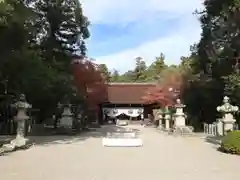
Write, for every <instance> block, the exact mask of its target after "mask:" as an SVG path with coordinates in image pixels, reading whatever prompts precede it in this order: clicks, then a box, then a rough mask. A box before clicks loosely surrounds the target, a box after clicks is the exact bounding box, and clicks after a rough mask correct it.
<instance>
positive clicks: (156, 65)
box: [146, 53, 167, 81]
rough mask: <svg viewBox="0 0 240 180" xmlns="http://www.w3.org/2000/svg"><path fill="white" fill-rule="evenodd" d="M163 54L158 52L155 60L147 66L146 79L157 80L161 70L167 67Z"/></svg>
mask: <svg viewBox="0 0 240 180" xmlns="http://www.w3.org/2000/svg"><path fill="white" fill-rule="evenodd" d="M164 61H165V55H164V54H163V53H161V54H160V56H159V57H156V59H155V61H154V62H153V63H152V64H151V65H150V66H149V67H148V69H147V71H146V74H147V81H157V80H158V79H159V78H160V74H161V72H162V71H163V70H164V69H166V68H167V65H166V64H165V62H164Z"/></svg>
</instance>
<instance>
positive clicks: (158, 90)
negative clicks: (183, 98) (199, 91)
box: [142, 71, 183, 106]
mask: <svg viewBox="0 0 240 180" xmlns="http://www.w3.org/2000/svg"><path fill="white" fill-rule="evenodd" d="M182 82H183V81H182V75H181V73H180V72H179V71H175V72H171V71H169V72H167V73H165V74H164V75H163V77H162V80H161V81H159V84H157V85H156V87H154V88H150V89H148V91H147V92H146V95H145V96H143V97H142V99H143V100H144V101H145V103H148V104H153V103H156V104H158V105H160V106H173V105H174V104H175V100H176V98H177V97H179V95H180V90H181V87H182Z"/></svg>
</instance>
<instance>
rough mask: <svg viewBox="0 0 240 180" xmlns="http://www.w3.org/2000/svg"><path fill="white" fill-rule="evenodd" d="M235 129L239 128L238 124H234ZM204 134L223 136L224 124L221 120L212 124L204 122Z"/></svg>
mask: <svg viewBox="0 0 240 180" xmlns="http://www.w3.org/2000/svg"><path fill="white" fill-rule="evenodd" d="M233 130H239V126H238V124H234V127H233ZM203 131H204V134H206V135H209V136H223V135H224V124H222V123H220V121H218V123H217V122H214V123H212V124H207V123H203Z"/></svg>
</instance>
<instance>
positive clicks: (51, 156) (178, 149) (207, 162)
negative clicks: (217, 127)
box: [0, 125, 240, 180]
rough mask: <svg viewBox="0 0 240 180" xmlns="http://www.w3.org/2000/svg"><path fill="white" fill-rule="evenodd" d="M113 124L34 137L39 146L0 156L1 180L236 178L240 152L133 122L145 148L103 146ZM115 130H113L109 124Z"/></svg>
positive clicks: (220, 179)
mask: <svg viewBox="0 0 240 180" xmlns="http://www.w3.org/2000/svg"><path fill="white" fill-rule="evenodd" d="M109 128H112V127H103V128H100V129H98V130H97V131H95V132H89V133H86V134H84V135H78V136H43V137H31V138H32V139H34V140H35V141H36V145H35V146H34V147H32V148H30V149H28V150H25V151H18V152H14V153H12V154H8V155H6V156H2V157H0V180H21V179H22V180H161V179H162V180H177V179H178V180H204V179H206V180H234V179H239V177H240V169H239V167H240V157H239V156H233V155H227V154H223V153H220V152H218V151H217V150H216V147H215V145H213V144H210V143H207V142H205V141H204V139H202V138H200V137H188V138H187V137H174V136H170V135H166V134H163V133H160V132H157V131H156V130H154V129H151V128H143V127H141V126H139V125H134V127H132V128H134V129H135V130H136V131H138V133H139V136H140V137H141V138H142V139H143V143H144V145H143V147H136V148H120V147H118V148H114V147H103V146H102V144H101V140H102V136H103V135H104V134H105V133H106V132H107V131H109ZM111 130H112V129H111Z"/></svg>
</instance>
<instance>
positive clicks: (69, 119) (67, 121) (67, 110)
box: [60, 104, 73, 129]
mask: <svg viewBox="0 0 240 180" xmlns="http://www.w3.org/2000/svg"><path fill="white" fill-rule="evenodd" d="M60 126H61V127H64V128H70V129H71V128H72V127H73V113H72V111H71V104H64V105H63V113H62V117H61V119H60Z"/></svg>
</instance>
